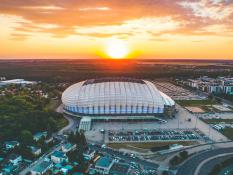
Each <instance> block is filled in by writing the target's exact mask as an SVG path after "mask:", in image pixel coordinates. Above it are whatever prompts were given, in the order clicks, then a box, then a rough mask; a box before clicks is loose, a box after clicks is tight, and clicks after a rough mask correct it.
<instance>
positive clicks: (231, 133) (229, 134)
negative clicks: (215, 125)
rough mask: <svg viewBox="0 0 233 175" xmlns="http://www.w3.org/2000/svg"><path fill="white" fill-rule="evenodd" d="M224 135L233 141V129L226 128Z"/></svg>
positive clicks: (223, 131)
mask: <svg viewBox="0 0 233 175" xmlns="http://www.w3.org/2000/svg"><path fill="white" fill-rule="evenodd" d="M221 132H222V134H223V135H225V136H226V137H227V138H228V139H231V140H233V128H225V129H223V130H222V131H221Z"/></svg>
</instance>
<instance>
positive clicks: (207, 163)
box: [194, 153, 233, 175]
mask: <svg viewBox="0 0 233 175" xmlns="http://www.w3.org/2000/svg"><path fill="white" fill-rule="evenodd" d="M230 157H233V153H224V154H219V155H216V156H214V157H210V158H208V159H206V160H204V161H203V162H202V163H201V164H200V165H199V166H198V167H197V169H196V170H195V173H194V175H209V173H210V172H211V171H212V169H213V168H214V166H215V165H217V164H219V163H221V162H223V161H224V160H227V159H229V158H230Z"/></svg>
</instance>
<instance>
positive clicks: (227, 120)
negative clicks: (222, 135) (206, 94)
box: [202, 119, 233, 124]
mask: <svg viewBox="0 0 233 175" xmlns="http://www.w3.org/2000/svg"><path fill="white" fill-rule="evenodd" d="M202 120H203V121H204V122H206V123H208V124H214V123H220V122H225V123H233V119H202Z"/></svg>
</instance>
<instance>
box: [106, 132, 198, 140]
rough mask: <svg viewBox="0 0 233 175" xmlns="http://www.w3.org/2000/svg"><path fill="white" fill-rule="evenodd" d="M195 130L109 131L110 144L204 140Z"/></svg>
mask: <svg viewBox="0 0 233 175" xmlns="http://www.w3.org/2000/svg"><path fill="white" fill-rule="evenodd" d="M199 133H201V132H200V131H199V130H194V129H173V130H171V129H153V130H146V129H143V130H134V131H108V132H107V133H106V134H108V142H150V141H194V140H199V139H203V137H201V136H200V135H199Z"/></svg>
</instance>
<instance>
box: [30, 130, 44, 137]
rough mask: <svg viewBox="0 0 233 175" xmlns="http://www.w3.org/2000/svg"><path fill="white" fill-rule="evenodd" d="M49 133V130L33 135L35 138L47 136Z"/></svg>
mask: <svg viewBox="0 0 233 175" xmlns="http://www.w3.org/2000/svg"><path fill="white" fill-rule="evenodd" d="M46 135H47V132H46V131H45V132H37V133H36V134H34V135H33V137H35V138H41V137H43V136H44V137H45V136H46Z"/></svg>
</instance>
